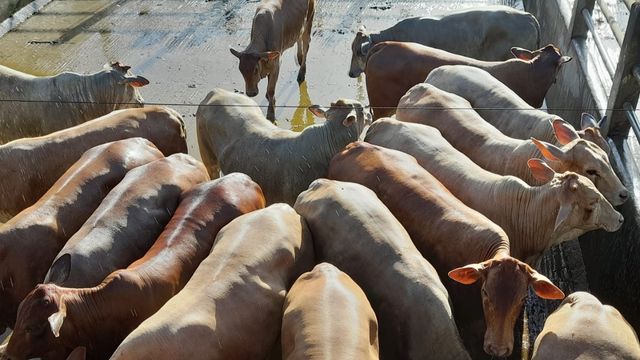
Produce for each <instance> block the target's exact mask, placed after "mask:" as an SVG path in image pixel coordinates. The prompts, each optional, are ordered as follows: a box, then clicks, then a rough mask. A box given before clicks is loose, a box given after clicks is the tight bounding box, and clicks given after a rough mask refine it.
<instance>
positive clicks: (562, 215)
mask: <svg viewBox="0 0 640 360" xmlns="http://www.w3.org/2000/svg"><path fill="white" fill-rule="evenodd" d="M572 208H573V207H572V206H571V204H562V205H560V209H559V210H558V215H557V216H556V223H555V225H554V226H553V231H557V230H558V228H559V227H560V226H562V224H564V222H565V221H567V219H569V215H571V209H572Z"/></svg>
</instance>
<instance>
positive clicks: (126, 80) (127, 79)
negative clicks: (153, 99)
mask: <svg viewBox="0 0 640 360" xmlns="http://www.w3.org/2000/svg"><path fill="white" fill-rule="evenodd" d="M130 69H131V66H127V65H122V64H121V63H120V62H118V61H116V62H112V63H111V64H108V65H105V70H104V71H105V72H104V73H105V77H106V80H105V82H106V83H107V84H108V88H106V89H105V90H104V92H105V93H104V94H102V96H103V97H104V99H101V100H102V101H104V102H111V103H117V108H134V107H142V106H143V105H144V100H143V99H142V96H141V95H140V92H139V91H138V88H140V87H143V86H145V85H148V84H149V80H147V79H146V78H144V77H142V76H136V75H133V74H132V73H131V71H130ZM107 89H108V90H107ZM114 106H115V104H114Z"/></svg>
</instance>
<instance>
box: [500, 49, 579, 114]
mask: <svg viewBox="0 0 640 360" xmlns="http://www.w3.org/2000/svg"><path fill="white" fill-rule="evenodd" d="M511 53H512V54H513V56H515V57H516V58H517V59H520V60H523V61H527V62H530V63H531V65H532V66H533V72H532V73H531V74H532V75H530V77H529V79H528V80H527V81H526V84H527V85H528V86H529V87H530V88H529V89H527V90H528V91H527V92H526V93H523V94H522V98H523V100H525V101H526V102H527V103H529V104H530V105H531V106H533V107H536V108H539V107H541V106H542V102H543V101H544V97H545V95H546V94H547V91H548V90H549V87H551V85H552V84H553V83H555V81H556V76H557V75H558V71H560V67H561V66H562V64H564V63H567V62H569V61H571V57H570V56H562V54H560V50H558V48H557V47H555V46H553V45H547V46H545V47H543V48H541V49H538V50H535V51H530V50H526V49H523V48H518V47H513V48H511Z"/></svg>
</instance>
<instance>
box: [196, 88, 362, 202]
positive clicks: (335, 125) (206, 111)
mask: <svg viewBox="0 0 640 360" xmlns="http://www.w3.org/2000/svg"><path fill="white" fill-rule="evenodd" d="M310 110H311V111H312V112H313V113H314V114H315V115H316V116H319V117H322V118H325V119H326V121H325V122H324V123H322V124H318V125H314V126H309V127H307V128H306V129H304V131H302V132H294V131H291V130H285V129H281V128H279V127H277V126H276V125H274V124H272V123H270V122H269V121H267V120H266V119H265V118H264V115H262V112H261V111H260V109H258V108H257V106H256V103H255V101H253V100H251V99H249V98H248V97H246V96H244V95H239V94H234V93H232V92H230V91H226V90H223V89H214V90H213V91H211V92H210V93H209V94H208V95H207V97H206V98H205V99H204V100H203V101H202V103H201V104H200V107H198V111H197V113H196V123H197V131H198V145H199V147H200V155H201V156H202V159H203V161H204V163H205V165H206V166H207V170H208V171H209V175H210V176H211V177H212V178H215V177H217V176H218V173H219V171H220V170H222V172H223V173H229V172H234V171H238V172H242V173H245V174H247V175H249V176H251V178H252V179H253V180H254V181H255V182H257V183H258V184H259V185H260V187H261V188H262V191H263V192H264V195H265V197H266V198H267V203H268V204H273V203H277V202H286V203H288V204H293V203H294V202H295V201H296V197H297V196H298V194H299V193H300V192H302V191H304V190H305V189H306V188H307V187H309V184H310V183H311V182H312V181H313V180H315V179H317V178H320V177H326V176H327V169H328V168H329V161H331V157H332V156H333V155H334V154H336V153H337V152H339V151H340V150H342V148H343V147H344V146H345V145H347V144H348V143H350V142H352V141H355V140H357V139H358V136H359V135H360V133H361V132H362V131H363V129H364V127H365V125H366V124H368V123H370V120H371V115H370V114H369V112H368V111H365V110H364V108H363V106H362V104H360V103H359V102H358V101H355V100H343V99H341V100H338V101H336V102H334V103H332V104H331V108H329V109H324V108H320V107H318V106H313V107H311V108H310Z"/></svg>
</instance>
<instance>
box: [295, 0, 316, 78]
mask: <svg viewBox="0 0 640 360" xmlns="http://www.w3.org/2000/svg"><path fill="white" fill-rule="evenodd" d="M314 13H315V1H314V0H311V1H309V8H308V10H307V20H306V22H305V25H304V32H303V33H302V35H301V36H300V39H298V64H300V71H298V84H300V83H302V82H303V81H304V78H305V76H306V74H307V53H308V52H309V43H310V42H311V26H312V25H313V15H314Z"/></svg>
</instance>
